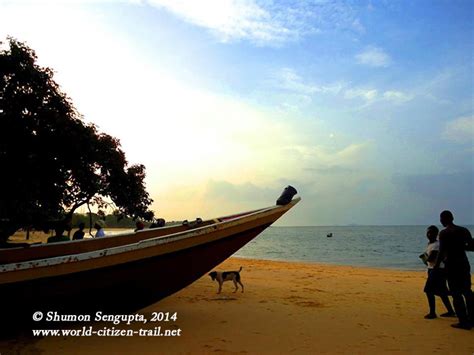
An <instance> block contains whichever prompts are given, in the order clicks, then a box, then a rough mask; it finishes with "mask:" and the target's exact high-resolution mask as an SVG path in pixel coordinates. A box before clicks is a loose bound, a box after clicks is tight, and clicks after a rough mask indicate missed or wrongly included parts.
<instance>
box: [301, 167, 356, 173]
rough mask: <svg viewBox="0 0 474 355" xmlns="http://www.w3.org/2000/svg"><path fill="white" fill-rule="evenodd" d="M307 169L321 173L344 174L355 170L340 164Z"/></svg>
mask: <svg viewBox="0 0 474 355" xmlns="http://www.w3.org/2000/svg"><path fill="white" fill-rule="evenodd" d="M306 170H307V171H311V172H315V173H317V174H321V175H342V174H351V173H353V172H354V169H352V168H347V167H344V166H340V165H327V166H321V167H317V168H307V169H306Z"/></svg>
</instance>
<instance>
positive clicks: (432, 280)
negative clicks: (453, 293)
mask: <svg viewBox="0 0 474 355" xmlns="http://www.w3.org/2000/svg"><path fill="white" fill-rule="evenodd" d="M424 291H425V292H426V293H432V294H435V295H438V296H445V295H448V293H449V291H448V287H447V286H446V272H445V270H444V269H428V278H427V279H426V284H425V288H424Z"/></svg>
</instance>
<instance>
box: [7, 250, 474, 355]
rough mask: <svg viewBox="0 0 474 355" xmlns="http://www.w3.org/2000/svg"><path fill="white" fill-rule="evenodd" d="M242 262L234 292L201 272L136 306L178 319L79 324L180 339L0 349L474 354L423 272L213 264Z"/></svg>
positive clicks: (22, 342)
mask: <svg viewBox="0 0 474 355" xmlns="http://www.w3.org/2000/svg"><path fill="white" fill-rule="evenodd" d="M241 266H242V267H243V270H242V273H241V276H242V282H243V284H244V286H245V292H244V293H242V292H240V290H239V292H236V293H233V284H232V282H226V283H225V284H224V286H223V290H222V293H221V294H216V292H217V287H218V285H217V283H216V282H212V280H211V279H210V277H208V276H204V277H202V278H201V279H199V280H197V281H196V282H194V283H193V284H191V285H190V286H188V287H186V288H185V289H183V290H181V291H180V292H178V293H176V294H174V295H172V296H169V297H167V298H166V299H164V300H162V301H160V302H158V303H156V304H154V305H151V306H149V307H147V308H145V309H143V310H141V311H139V312H138V313H139V314H141V315H143V316H144V317H146V318H150V317H153V315H156V314H158V313H160V312H162V313H163V314H164V313H170V314H176V315H177V319H176V320H175V321H168V322H158V323H153V322H148V323H147V324H143V323H141V322H131V323H130V324H129V325H127V324H123V323H122V324H118V325H114V324H113V323H110V322H99V323H97V322H91V323H87V324H78V326H76V328H82V326H83V325H87V326H93V327H94V329H102V328H105V327H109V328H111V327H114V328H115V329H122V328H123V329H129V330H130V329H132V330H136V331H138V330H140V329H145V330H148V331H151V330H152V329H154V328H155V327H156V326H160V327H161V328H162V330H165V329H170V330H174V331H175V332H174V333H175V336H167V337H164V336H161V337H159V336H151V335H148V336H138V335H135V336H120V337H118V336H105V337H100V336H82V337H73V336H69V337H65V336H61V337H53V336H43V337H37V338H33V337H31V336H26V337H25V336H23V337H21V338H17V339H9V340H2V341H1V342H0V353H2V355H3V354H9V353H41V354H71V353H75V354H82V353H92V354H104V353H121V354H132V353H140V354H148V353H149V354H152V353H178V354H186V353H191V354H194V353H197V354H203V353H226V354H227V353H239V354H245V353H248V354H257V353H259V354H261V353H295V354H309V353H360V354H367V353H374V354H375V353H387V352H403V353H406V352H411V353H428V352H443V353H459V354H460V353H465V354H471V353H473V352H474V342H473V341H472V339H473V333H474V331H463V330H457V329H453V328H451V327H450V324H451V323H454V322H455V321H456V319H453V318H448V319H443V318H438V319H435V320H426V319H424V318H423V316H424V315H425V314H426V313H427V304H426V303H427V302H426V299H425V295H424V293H423V285H424V281H425V276H426V275H425V273H424V272H422V271H407V270H392V269H384V268H369V267H354V266H339V265H332V264H320V263H316V262H311V263H307V262H304V263H301V262H285V261H269V260H259V259H247V258H235V257H234V258H230V259H228V260H226V261H225V262H224V263H222V264H221V265H219V266H218V267H216V270H238V269H239V268H240V267H241ZM91 296H93V295H91ZM117 297H124V295H117ZM124 302H126V297H124ZM437 307H438V308H437V311H438V314H440V313H443V312H444V309H443V308H442V307H443V306H442V304H441V302H437ZM178 330H180V331H179V336H177V333H178ZM149 334H151V333H149Z"/></svg>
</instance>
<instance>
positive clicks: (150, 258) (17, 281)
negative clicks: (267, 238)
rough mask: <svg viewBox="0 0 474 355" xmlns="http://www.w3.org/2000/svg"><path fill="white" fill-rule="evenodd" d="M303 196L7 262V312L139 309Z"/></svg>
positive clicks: (2, 282) (1, 274) (2, 268)
mask: <svg viewBox="0 0 474 355" xmlns="http://www.w3.org/2000/svg"><path fill="white" fill-rule="evenodd" d="M299 201H300V198H296V199H293V200H292V201H291V202H289V203H288V204H286V205H282V206H279V205H275V206H271V207H268V208H263V209H259V210H256V211H251V212H248V213H240V214H236V215H232V216H227V217H223V218H220V219H219V220H214V221H213V223H209V224H205V225H202V226H199V227H197V228H193V229H190V230H183V231H178V232H175V233H169V234H162V233H161V234H160V232H159V233H158V235H157V236H153V234H152V233H153V230H147V232H148V233H150V234H149V235H147V238H145V239H141V240H138V241H136V242H131V243H128V244H122V245H113V246H110V247H105V248H101V249H92V250H89V251H86V252H80V253H76V254H69V253H67V254H64V255H57V256H53V257H48V258H43V259H33V260H23V261H19V262H14V263H4V264H0V294H1V295H2V301H3V302H2V305H1V307H2V313H3V314H6V315H7V316H5V317H4V318H9V317H8V315H10V316H14V317H17V316H18V310H20V309H21V310H23V312H22V314H23V315H25V316H28V317H29V318H31V315H32V312H35V311H41V312H44V311H48V310H55V311H60V312H69V313H72V312H76V313H77V312H82V313H84V312H88V313H91V312H92V313H93V312H96V311H109V312H134V311H137V310H139V309H141V308H143V307H146V306H148V305H150V304H153V303H155V302H157V301H159V300H160V299H163V298H164V297H167V296H169V295H171V294H173V293H175V292H177V291H179V290H181V289H182V288H184V287H186V286H188V285H189V284H191V283H192V282H194V281H195V280H197V279H198V278H200V277H201V276H203V275H204V274H206V273H207V272H209V271H210V270H211V269H212V268H214V267H215V266H217V265H218V264H220V263H221V262H223V261H224V260H225V259H227V258H228V257H229V256H231V255H232V254H234V253H235V252H236V251H237V250H239V249H240V248H242V247H243V246H244V245H245V244H247V243H248V242H249V241H251V240H252V239H253V238H255V237H256V236H257V235H258V234H260V233H261V232H262V231H263V230H265V229H266V228H267V227H269V226H270V225H271V224H272V223H274V222H275V221H276V220H277V219H278V218H280V217H281V216H282V215H283V214H284V213H286V212H287V211H288V210H289V209H291V208H292V207H293V206H294V205H296V204H297V203H298V202H299ZM135 234H137V233H135ZM124 237H125V238H126V236H124ZM12 312H13V313H12ZM82 313H81V314H82Z"/></svg>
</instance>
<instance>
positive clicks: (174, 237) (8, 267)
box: [0, 197, 301, 283]
mask: <svg viewBox="0 0 474 355" xmlns="http://www.w3.org/2000/svg"><path fill="white" fill-rule="evenodd" d="M300 200H301V198H300V197H297V198H295V199H293V200H292V201H291V202H290V203H288V204H287V205H283V206H280V205H274V206H270V207H266V208H262V209H258V210H255V211H251V212H250V213H249V214H245V213H246V212H244V214H242V215H238V216H237V217H236V218H231V219H227V220H224V221H218V222H216V223H213V224H210V225H206V226H202V227H197V228H194V229H192V230H186V231H181V232H177V233H172V234H168V235H164V236H158V237H152V238H149V239H144V240H140V241H138V242H134V243H130V244H124V245H119V246H114V247H108V248H103V249H98V250H93V251H88V252H85V253H78V254H70V255H61V256H54V257H50V258H44V259H36V260H30V261H22V262H14V263H10V264H3V265H0V274H1V273H8V272H13V271H20V270H28V269H33V268H34V269H36V268H43V267H49V266H54V265H60V264H67V263H72V262H78V261H84V260H91V259H97V258H100V257H105V256H111V255H117V254H122V253H126V252H130V251H136V250H140V249H145V248H151V247H155V246H157V245H163V244H169V243H173V242H177V241H180V240H184V239H188V238H192V237H196V236H199V235H203V234H207V233H209V232H212V231H217V230H224V229H227V228H231V227H234V226H238V225H241V224H244V223H247V222H251V221H254V220H258V219H259V218H262V217H265V216H267V215H271V214H272V213H271V212H275V210H281V211H285V212H286V211H287V210H289V209H290V208H292V207H293V206H294V205H295V204H297V203H298V202H299V201H300ZM229 217H232V215H230V216H229ZM220 218H225V217H220ZM64 243H67V242H64ZM0 283H1V282H0Z"/></svg>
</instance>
